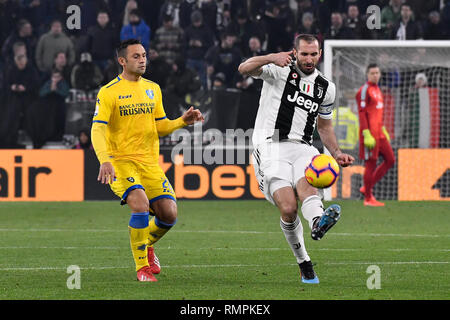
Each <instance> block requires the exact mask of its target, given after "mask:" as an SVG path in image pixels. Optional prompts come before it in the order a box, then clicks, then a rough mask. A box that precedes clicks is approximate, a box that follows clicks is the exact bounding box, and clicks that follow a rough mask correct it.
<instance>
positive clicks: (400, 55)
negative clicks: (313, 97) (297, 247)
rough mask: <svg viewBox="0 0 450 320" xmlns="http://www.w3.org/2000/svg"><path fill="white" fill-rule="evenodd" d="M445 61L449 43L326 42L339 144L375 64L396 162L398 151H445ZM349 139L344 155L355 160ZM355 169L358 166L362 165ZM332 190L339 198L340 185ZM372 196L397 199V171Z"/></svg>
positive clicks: (448, 106)
mask: <svg viewBox="0 0 450 320" xmlns="http://www.w3.org/2000/svg"><path fill="white" fill-rule="evenodd" d="M449 57H450V41H427V40H406V41H399V40H325V43H324V65H323V71H324V75H325V76H326V77H327V78H329V79H331V80H332V81H333V82H334V83H335V84H336V102H335V108H336V111H335V119H334V121H335V122H334V124H335V128H336V134H337V136H338V139H339V140H345V139H346V137H345V135H346V134H348V132H347V131H346V130H349V126H347V124H348V123H347V122H348V121H349V120H348V119H344V112H350V111H351V112H352V113H353V119H357V106H356V101H355V95H356V93H357V91H358V89H359V88H360V87H361V86H362V85H363V84H364V83H365V82H366V75H365V73H366V68H367V66H368V65H369V64H370V63H377V64H378V66H379V67H380V70H381V73H382V77H381V81H380V84H379V86H380V88H381V90H382V92H383V95H384V107H385V108H384V124H385V126H386V128H387V129H388V131H389V133H390V135H391V138H392V147H393V149H394V152H395V154H396V156H397V150H398V149H400V148H449V147H450V83H449V82H450V58H449ZM355 115H356V118H355V117H354V116H355ZM349 137H351V136H347V140H346V141H345V142H346V147H347V150H345V151H346V152H347V153H350V154H352V155H354V156H355V158H357V155H358V141H352V139H351V138H349ZM353 137H354V135H353ZM356 139H358V136H356ZM356 164H360V165H362V161H360V160H358V161H357V162H356ZM359 186H360V182H359V183H358V182H355V181H354V183H351V192H350V191H348V190H347V191H346V196H345V197H349V195H351V196H350V197H351V198H354V197H356V196H358V189H359ZM337 188H338V190H337V193H336V194H335V195H336V197H338V198H341V197H343V196H342V193H343V190H342V179H339V183H338V187H337ZM375 191H376V192H377V194H378V196H377V195H375V196H376V197H377V198H378V197H379V198H381V199H397V165H395V167H394V168H393V169H391V170H390V172H388V174H387V175H386V176H385V177H384V178H383V179H382V181H380V183H379V185H378V186H376V187H375ZM345 197H344V198H345ZM325 199H326V200H330V199H331V190H329V189H327V190H325Z"/></svg>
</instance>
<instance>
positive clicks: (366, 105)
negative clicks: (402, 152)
mask: <svg viewBox="0 0 450 320" xmlns="http://www.w3.org/2000/svg"><path fill="white" fill-rule="evenodd" d="M366 74H367V82H366V83H365V84H364V85H363V86H362V87H361V88H359V90H358V93H357V94H356V102H357V104H358V113H359V156H360V158H361V159H363V160H364V162H365V171H364V185H363V186H362V187H361V189H359V190H360V191H361V193H363V194H364V205H365V206H371V207H382V206H384V203H383V202H380V201H378V200H377V199H375V197H374V195H373V193H372V189H373V186H374V185H375V184H376V183H377V182H378V181H379V180H380V179H381V178H382V177H383V176H384V175H385V174H386V172H387V171H388V170H389V169H390V168H391V167H392V166H393V165H394V163H395V156H394V152H393V151H392V147H391V144H390V141H391V139H390V137H389V133H388V132H387V130H386V127H385V126H384V125H383V109H384V103H383V94H382V93H381V90H380V88H379V87H378V82H379V81H380V78H381V72H380V68H379V67H378V65H376V64H369V66H368V67H367V70H366ZM380 154H381V156H382V157H383V162H382V163H381V164H380V165H379V166H378V167H377V160H378V157H379V155H380Z"/></svg>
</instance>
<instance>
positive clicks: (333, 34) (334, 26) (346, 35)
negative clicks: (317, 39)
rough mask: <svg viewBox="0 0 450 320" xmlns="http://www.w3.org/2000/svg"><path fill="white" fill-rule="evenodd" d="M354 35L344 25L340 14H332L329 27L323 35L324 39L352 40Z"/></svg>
mask: <svg viewBox="0 0 450 320" xmlns="http://www.w3.org/2000/svg"><path fill="white" fill-rule="evenodd" d="M354 38H355V34H354V33H353V31H352V30H351V29H349V28H348V27H346V26H345V25H344V21H343V19H342V14H341V13H340V12H333V13H332V14H331V26H330V29H329V30H328V32H327V33H326V35H325V39H354Z"/></svg>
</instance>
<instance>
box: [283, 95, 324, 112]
mask: <svg viewBox="0 0 450 320" xmlns="http://www.w3.org/2000/svg"><path fill="white" fill-rule="evenodd" d="M287 100H288V101H290V102H295V103H297V105H298V106H299V107H302V109H305V110H307V111H310V112H313V113H314V112H316V111H317V109H319V104H318V103H317V102H313V101H312V100H310V99H307V98H305V97H303V96H301V95H299V92H298V91H295V94H294V96H291V95H290V94H289V95H288V96H287Z"/></svg>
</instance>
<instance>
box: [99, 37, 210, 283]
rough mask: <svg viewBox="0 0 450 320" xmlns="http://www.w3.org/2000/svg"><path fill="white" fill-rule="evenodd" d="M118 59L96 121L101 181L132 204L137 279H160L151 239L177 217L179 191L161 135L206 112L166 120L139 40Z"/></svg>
mask: <svg viewBox="0 0 450 320" xmlns="http://www.w3.org/2000/svg"><path fill="white" fill-rule="evenodd" d="M117 58H118V62H119V64H120V65H121V66H122V67H123V72H122V74H120V75H119V76H117V77H116V78H115V79H114V80H112V81H111V82H110V83H108V84H107V85H105V86H103V87H102V88H101V89H100V91H99V93H98V97H97V103H96V109H95V114H94V118H93V121H92V122H93V123H92V143H93V145H94V149H95V152H96V154H97V158H98V160H99V162H100V170H99V175H98V180H99V181H100V182H101V183H103V184H109V185H110V187H111V189H112V191H113V192H114V193H115V194H116V195H118V196H119V197H120V198H121V204H125V203H126V204H128V206H129V208H130V209H131V218H130V222H129V227H128V229H129V235H130V244H131V251H132V253H133V258H134V261H135V263H136V271H137V279H138V281H157V279H156V278H155V276H154V274H157V273H159V272H160V271H161V268H160V265H159V261H158V258H157V257H156V256H155V254H154V249H153V244H154V243H155V242H156V241H158V240H159V239H161V237H162V236H163V235H164V234H166V232H167V231H168V230H169V229H170V228H171V227H172V226H173V225H175V223H176V221H177V205H176V196H175V193H174V191H173V189H172V186H171V185H170V183H169V181H168V180H167V178H166V176H165V174H164V171H163V170H162V169H161V168H160V166H159V164H158V159H159V136H164V135H167V134H170V133H171V132H173V131H175V130H177V129H179V128H182V127H184V126H186V125H189V124H193V123H194V122H197V121H203V116H202V114H201V112H200V111H199V110H197V109H195V110H194V108H193V107H191V108H190V109H189V110H187V111H186V112H185V113H184V114H183V116H181V117H179V118H178V119H175V120H169V119H167V117H166V114H165V112H164V108H163V104H162V96H161V89H160V87H159V85H158V84H156V83H154V82H152V81H150V80H147V79H144V78H142V77H141V75H142V74H144V72H145V69H146V63H147V58H146V52H145V49H144V47H143V46H142V45H141V43H140V42H139V40H135V39H130V40H126V41H124V42H122V43H121V44H120V46H119V47H118V49H117ZM150 215H152V216H153V217H152V218H151V219H150V217H149V216H150Z"/></svg>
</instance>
